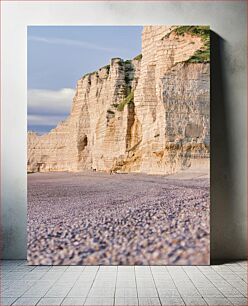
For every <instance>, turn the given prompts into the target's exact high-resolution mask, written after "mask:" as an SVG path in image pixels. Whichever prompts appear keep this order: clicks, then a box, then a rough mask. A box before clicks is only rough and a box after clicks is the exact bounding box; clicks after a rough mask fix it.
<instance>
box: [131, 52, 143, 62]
mask: <svg viewBox="0 0 248 306" xmlns="http://www.w3.org/2000/svg"><path fill="white" fill-rule="evenodd" d="M133 59H134V60H136V61H140V60H141V59H142V54H141V53H140V54H138V55H136V56H135V57H134V58H133Z"/></svg>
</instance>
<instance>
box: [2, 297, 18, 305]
mask: <svg viewBox="0 0 248 306" xmlns="http://www.w3.org/2000/svg"><path fill="white" fill-rule="evenodd" d="M16 300H17V297H1V305H3V306H5V305H6V306H7V305H12V304H13V303H14V302H15V301H16Z"/></svg>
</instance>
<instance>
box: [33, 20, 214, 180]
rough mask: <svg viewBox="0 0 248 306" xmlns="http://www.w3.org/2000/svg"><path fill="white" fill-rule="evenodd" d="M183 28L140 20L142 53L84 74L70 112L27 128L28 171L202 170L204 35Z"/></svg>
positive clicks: (206, 103)
mask: <svg viewBox="0 0 248 306" xmlns="http://www.w3.org/2000/svg"><path fill="white" fill-rule="evenodd" d="M187 28H189V27H167V26H145V27H144V29H143V34H142V58H141V56H138V57H137V58H135V59H133V60H130V61H123V60H122V59H120V58H114V59H112V60H111V62H110V64H109V65H107V66H105V67H103V68H101V69H99V70H98V71H96V72H94V73H90V74H88V75H85V76H83V77H82V78H81V79H80V80H79V81H78V82H77V90H76V94H75V97H74V99H73V102H72V108H71V113H70V115H69V117H68V118H67V119H66V120H65V121H64V122H61V123H60V124H59V125H58V126H57V127H56V128H55V129H53V130H51V131H50V132H49V133H48V134H45V135H41V136H38V135H37V134H35V133H33V132H29V133H28V172H37V171H40V172H47V171H82V170H85V169H94V170H96V171H110V172H111V171H115V172H145V173H150V174H171V173H175V172H180V171H183V170H186V169H191V170H199V169H200V170H208V167H209V150H210V148H209V130H210V127H209V124H210V122H209V112H210V109H209V108H210V88H209V85H210V69H209V68H210V67H209V58H206V52H205V51H204V50H205V49H206V42H208V40H206V31H205V32H204V35H202V33H201V32H200V34H199V33H198V32H197V31H195V30H192V29H191V30H189V29H187ZM191 28H197V27H191Z"/></svg>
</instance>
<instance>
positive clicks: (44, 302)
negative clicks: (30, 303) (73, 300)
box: [37, 298, 63, 306]
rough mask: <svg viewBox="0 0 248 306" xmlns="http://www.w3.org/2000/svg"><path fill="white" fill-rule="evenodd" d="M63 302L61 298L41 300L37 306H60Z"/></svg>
mask: <svg viewBox="0 0 248 306" xmlns="http://www.w3.org/2000/svg"><path fill="white" fill-rule="evenodd" d="M62 301H63V298H42V299H41V300H40V301H39V303H38V304H37V305H44V306H48V305H49V306H50V305H56V306H58V305H60V304H61V303H62Z"/></svg>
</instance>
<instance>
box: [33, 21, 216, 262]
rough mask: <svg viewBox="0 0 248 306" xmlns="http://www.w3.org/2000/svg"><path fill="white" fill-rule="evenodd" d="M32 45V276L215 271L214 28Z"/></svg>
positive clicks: (73, 35) (121, 30)
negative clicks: (36, 269)
mask: <svg viewBox="0 0 248 306" xmlns="http://www.w3.org/2000/svg"><path fill="white" fill-rule="evenodd" d="M27 35H28V37H27V39H28V134H27V147H28V152H27V173H28V174H27V176H28V255H27V257H28V262H29V264H31V265H205V264H209V248H210V228H209V211H210V191H209V185H210V173H209V162H210V121H209V120H210V118H209V116H210V29H209V27H208V26H205V25H199V26H191V25H189V26H185V25H184V26H180V25H175V26H165V25H158V26H77V27H75V26H70V27H69V26H31V27H28V34H27Z"/></svg>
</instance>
